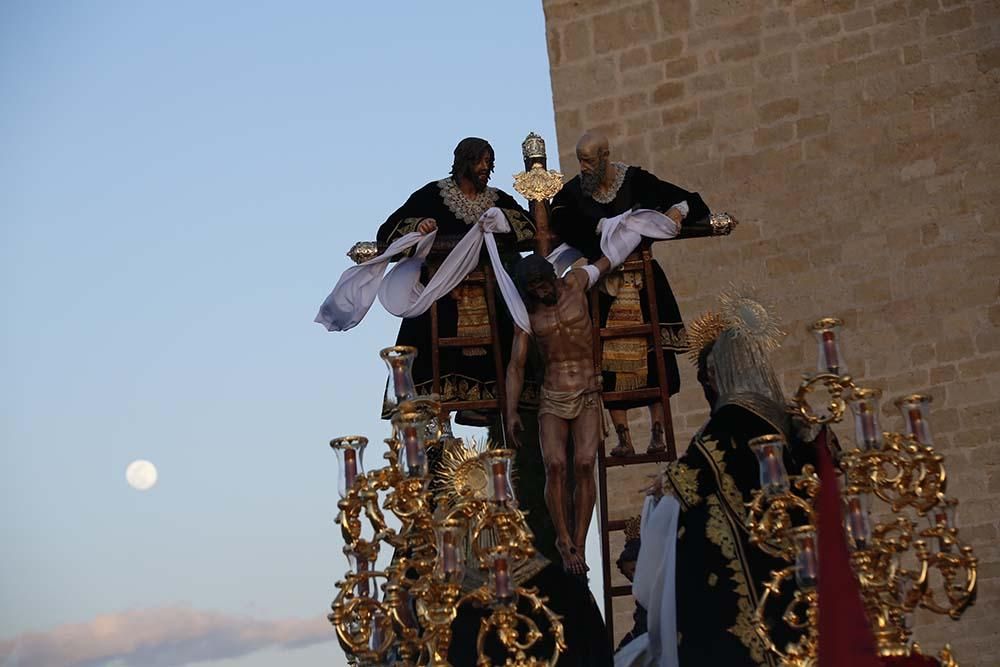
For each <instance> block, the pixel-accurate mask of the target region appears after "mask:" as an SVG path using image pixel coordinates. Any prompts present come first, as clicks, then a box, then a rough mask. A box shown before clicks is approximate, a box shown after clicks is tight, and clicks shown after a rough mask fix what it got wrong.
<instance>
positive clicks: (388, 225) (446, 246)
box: [377, 137, 535, 426]
mask: <svg viewBox="0 0 1000 667" xmlns="http://www.w3.org/2000/svg"><path fill="white" fill-rule="evenodd" d="M493 164H494V152H493V147H492V146H490V144H489V143H488V142H487V141H486V140H485V139H478V138H475V137H469V138H466V139H463V140H462V141H461V142H459V144H458V146H457V147H456V148H455V159H454V162H453V163H452V167H451V174H450V176H448V177H447V178H442V179H440V180H437V181H432V182H430V183H428V184H427V185H425V186H423V187H422V188H420V189H419V190H417V191H416V192H414V193H413V194H412V195H410V197H409V199H407V200H406V203H404V204H403V205H402V206H401V207H399V209H398V210H397V211H395V212H394V213H393V214H392V215H390V216H389V218H388V219H387V220H386V221H385V223H383V224H382V226H381V227H379V230H378V236H377V241H378V245H379V248H380V249H382V248H385V247H386V246H387V245H388V244H389V243H392V242H393V241H394V240H396V239H397V238H399V237H400V236H403V235H404V234H407V233H409V232H413V231H419V232H421V233H424V234H426V233H429V232H431V231H432V230H434V229H437V237H436V239H435V241H434V247H433V248H432V250H431V254H430V256H429V257H428V261H427V264H426V266H425V267H424V275H423V276H422V282H424V284H426V283H427V281H428V280H429V279H430V277H431V276H432V275H433V272H434V270H435V269H436V268H437V266H439V265H440V263H441V261H442V260H443V259H444V257H445V256H447V253H448V251H450V250H451V248H452V247H453V246H454V244H455V243H456V242H457V241H458V240H460V239H461V238H462V237H463V236H465V234H466V233H467V232H468V231H469V228H470V227H471V226H472V225H474V224H476V223H477V222H478V221H479V217H480V216H481V215H482V214H483V213H484V212H485V211H486V210H487V209H489V208H491V207H494V206H495V207H497V208H499V209H500V210H502V211H503V213H504V215H505V216H506V217H507V221H508V222H509V223H510V227H511V231H510V232H509V233H506V234H495V235H494V237H495V238H496V241H497V246H498V248H499V250H500V256H501V261H502V262H503V263H504V265H505V266H511V265H512V264H513V263H514V262H516V260H517V259H518V258H519V255H518V254H517V253H518V250H519V249H525V250H531V249H532V248H531V244H532V239H533V238H534V229H535V228H534V223H533V222H532V221H531V218H530V217H529V215H528V213H527V212H526V211H525V210H524V209H523V208H522V207H521V206H520V205H519V204H518V203H517V202H516V201H515V200H514V198H513V197H511V196H510V195H509V194H507V193H506V192H503V191H502V190H499V189H497V188H492V187H489V185H488V183H489V179H490V174H491V173H492V172H493ZM484 262H489V259H488V258H487V255H486V248H485V247H484V248H483V250H482V256H481V258H480V268H482V266H483V263H484ZM496 303H497V309H498V317H497V319H498V322H497V324H498V326H499V331H500V347H501V350H504V351H508V352H509V350H510V345H511V340H512V338H513V323H512V320H511V318H510V315H509V314H508V313H507V311H506V309H505V306H504V305H503V300H502V299H501V298H500V297H499V294H498V295H497V300H496ZM437 308H438V326H439V329H438V335H439V336H440V337H455V336H463V337H481V336H488V335H489V334H490V322H489V317H488V313H487V306H486V292H485V289H484V287H483V285H482V284H467V283H462V284H460V285H459V286H458V287H456V288H455V289H454V290H453V291H452V292H451V294H449V295H448V296H446V297H443V298H441V299H439V300H438V302H437ZM396 344H397V345H412V346H413V347H416V348H417V350H418V355H417V358H416V361H415V362H414V365H413V380H414V384H415V385H416V388H417V393H418V394H422V395H423V394H430V393H432V392H433V388H432V383H433V370H432V362H431V313H430V311H427V312H426V313H424V314H423V315H419V316H417V317H413V318H405V319H403V321H402V323H401V325H400V327H399V335H398V337H397V338H396ZM440 359H441V365H440V373H441V390H440V393H441V400H442V401H476V400H488V399H492V398H496V370H495V364H494V360H493V358H492V353H491V351H490V350H488V349H487V348H485V347H482V346H470V347H466V348H445V349H442V350H441V357H440ZM504 366H506V363H505V364H504ZM383 417H388V413H387V412H385V411H383ZM456 421H458V422H459V423H466V424H471V425H473V426H481V425H484V424H486V423H487V421H486V419H485V418H484V417H483V415H480V414H474V413H469V412H468V411H466V412H460V413H459V414H458V415H457V416H456Z"/></svg>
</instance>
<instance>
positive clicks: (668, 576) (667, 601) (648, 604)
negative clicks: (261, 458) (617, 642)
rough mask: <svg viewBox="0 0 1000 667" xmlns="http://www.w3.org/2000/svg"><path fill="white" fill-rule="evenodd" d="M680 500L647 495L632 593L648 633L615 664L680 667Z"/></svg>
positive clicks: (618, 666)
mask: <svg viewBox="0 0 1000 667" xmlns="http://www.w3.org/2000/svg"><path fill="white" fill-rule="evenodd" d="M679 517H680V503H678V502H677V499H676V498H674V497H673V496H670V495H666V496H663V497H662V498H661V499H660V501H659V502H658V503H657V502H655V501H654V500H653V498H651V497H649V496H647V497H646V501H645V504H644V505H643V508H642V521H641V523H640V529H639V536H640V539H641V540H642V546H641V547H640V548H639V559H638V562H637V563H636V566H635V577H634V579H633V582H632V595H633V596H634V597H635V599H636V601H637V602H638V603H639V604H641V605H642V606H643V608H645V609H646V612H647V616H646V619H647V625H646V627H647V632H646V633H645V634H642V635H639V636H638V637H636V638H635V639H633V640H632V641H631V642H629V643H628V644H626V645H625V646H624V647H622V650H620V651H618V653H616V654H615V667H679V665H680V660H679V658H678V655H677V586H676V580H675V577H676V570H677V521H678V518H679Z"/></svg>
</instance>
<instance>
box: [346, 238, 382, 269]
mask: <svg viewBox="0 0 1000 667" xmlns="http://www.w3.org/2000/svg"><path fill="white" fill-rule="evenodd" d="M377 254H378V246H377V245H376V244H375V242H374V241H358V242H357V243H355V244H354V245H352V246H351V249H350V250H348V251H347V256H348V257H350V258H351V261H352V262H354V263H355V264H364V263H365V262H367V261H368V260H370V259H373V258H374V257H375V256H376V255H377Z"/></svg>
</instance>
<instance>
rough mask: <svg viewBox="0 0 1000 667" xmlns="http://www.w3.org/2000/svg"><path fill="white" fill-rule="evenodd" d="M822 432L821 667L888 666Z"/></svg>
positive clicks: (820, 465) (818, 528)
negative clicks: (854, 562) (864, 597)
mask: <svg viewBox="0 0 1000 667" xmlns="http://www.w3.org/2000/svg"><path fill="white" fill-rule="evenodd" d="M826 439H827V432H826V429H823V430H822V431H821V432H820V435H819V437H818V438H817V439H816V448H817V449H818V450H819V451H818V461H819V479H820V485H819V504H818V507H817V510H818V512H819V519H818V523H819V525H818V526H817V533H818V539H819V584H818V591H817V592H818V594H819V667H845V665H850V666H851V667H883V665H882V661H881V660H879V658H878V654H877V651H876V649H875V636H874V635H873V634H872V629H871V626H870V625H869V623H868V618H867V617H866V616H865V608H864V605H863V604H862V602H861V589H860V588H859V586H858V581H857V579H855V578H854V572H853V571H852V570H851V560H850V554H849V553H848V550H847V537H846V536H845V535H844V526H843V520H842V515H841V505H840V503H841V501H840V488H839V486H838V484H837V473H836V471H835V470H834V468H833V459H832V458H831V456H830V450H829V448H828V447H827V444H826Z"/></svg>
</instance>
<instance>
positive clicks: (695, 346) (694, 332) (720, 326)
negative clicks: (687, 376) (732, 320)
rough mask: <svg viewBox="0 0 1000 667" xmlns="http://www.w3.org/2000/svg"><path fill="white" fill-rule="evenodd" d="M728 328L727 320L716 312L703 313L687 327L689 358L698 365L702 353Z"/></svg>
mask: <svg viewBox="0 0 1000 667" xmlns="http://www.w3.org/2000/svg"><path fill="white" fill-rule="evenodd" d="M726 328H727V324H726V320H725V319H724V318H723V317H722V315H719V314H718V313H716V312H714V311H711V310H710V311H708V312H705V313H702V314H701V315H699V316H698V318H697V319H695V320H694V321H693V322H689V323H688V325H687V343H688V347H687V350H688V358H689V359H691V363H693V364H695V365H697V364H698V357H699V356H701V351H702V350H704V349H705V348H706V347H708V346H709V345H711V344H712V343H714V342H715V339H716V338H718V337H719V335H720V334H721V333H722V332H723V331H725V330H726Z"/></svg>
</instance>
